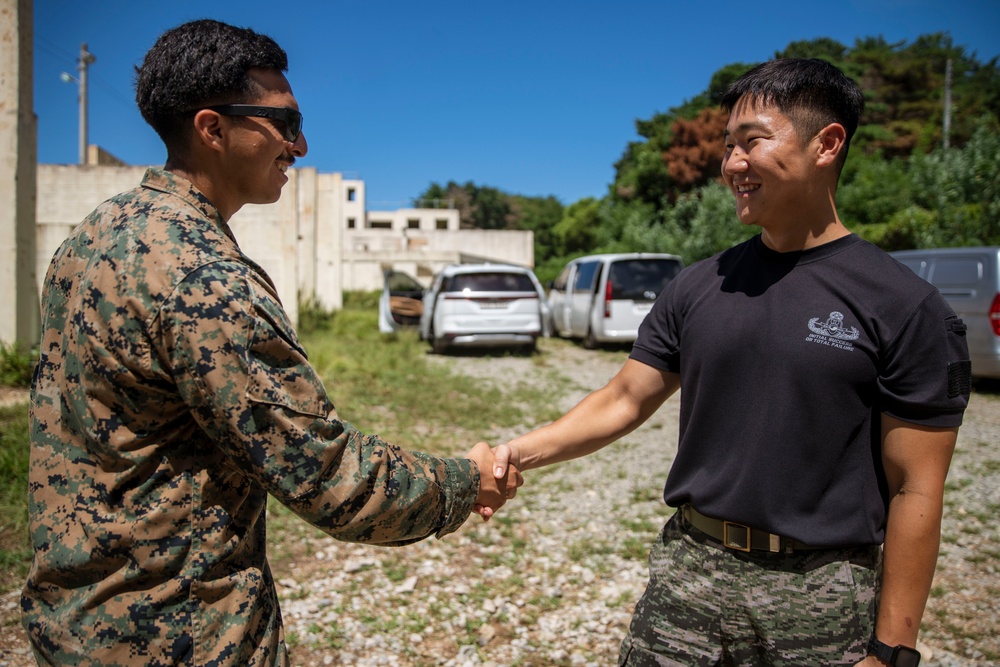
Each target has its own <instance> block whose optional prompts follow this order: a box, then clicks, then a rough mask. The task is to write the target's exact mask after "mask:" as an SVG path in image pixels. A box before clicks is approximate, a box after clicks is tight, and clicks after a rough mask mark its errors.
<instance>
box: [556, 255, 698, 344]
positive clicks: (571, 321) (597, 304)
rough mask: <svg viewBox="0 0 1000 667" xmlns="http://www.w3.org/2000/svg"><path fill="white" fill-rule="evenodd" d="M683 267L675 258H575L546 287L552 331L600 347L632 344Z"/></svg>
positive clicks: (595, 256) (600, 256) (628, 256)
mask: <svg viewBox="0 0 1000 667" xmlns="http://www.w3.org/2000/svg"><path fill="white" fill-rule="evenodd" d="M682 268H684V263H683V262H682V261H681V258H680V257H678V256H677V255H668V254H666V253H635V252H633V253H618V254H602V255H587V256H585V257H578V258H577V259H574V260H573V261H572V262H570V263H569V264H567V265H566V268H564V269H563V270H562V272H561V273H560V274H559V277H558V278H556V279H555V280H554V281H552V283H551V284H550V285H549V308H550V309H551V311H552V329H553V331H554V332H555V333H557V334H558V335H560V336H562V337H564V338H580V339H582V340H583V346H584V347H586V348H587V349H593V348H595V347H597V346H598V344H600V343H632V342H635V339H636V336H637V335H638V333H639V325H640V324H641V323H642V320H643V319H644V318H645V317H646V313H648V312H649V310H650V308H652V307H653V301H655V300H656V297H657V296H659V294H660V292H662V291H663V288H664V287H665V286H666V285H667V283H668V282H670V281H671V280H672V279H673V278H674V276H676V275H677V274H678V273H679V272H680V270H681V269H682Z"/></svg>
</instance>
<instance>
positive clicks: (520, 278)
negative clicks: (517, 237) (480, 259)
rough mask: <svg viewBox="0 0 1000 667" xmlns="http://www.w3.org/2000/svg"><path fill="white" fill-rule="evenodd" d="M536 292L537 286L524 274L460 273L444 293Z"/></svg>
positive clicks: (445, 286) (450, 282) (444, 288)
mask: <svg viewBox="0 0 1000 667" xmlns="http://www.w3.org/2000/svg"><path fill="white" fill-rule="evenodd" d="M464 290H469V291H470V292H534V291H535V284H534V283H532V282H531V278H529V277H528V276H527V275H525V274H523V273H499V272H491V273H460V274H458V275H455V276H452V277H451V278H449V279H448V280H447V282H446V284H445V285H444V286H443V289H442V291H443V292H462V291H464Z"/></svg>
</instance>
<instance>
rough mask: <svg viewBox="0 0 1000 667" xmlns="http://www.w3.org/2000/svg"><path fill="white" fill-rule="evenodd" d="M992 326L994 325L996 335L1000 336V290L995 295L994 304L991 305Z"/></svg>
mask: <svg viewBox="0 0 1000 667" xmlns="http://www.w3.org/2000/svg"><path fill="white" fill-rule="evenodd" d="M990 326H991V327H993V333H994V335H997V336H1000V292H997V295H996V296H994V297H993V304H992V305H991V306H990Z"/></svg>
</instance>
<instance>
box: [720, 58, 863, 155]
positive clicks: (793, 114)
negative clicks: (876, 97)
mask: <svg viewBox="0 0 1000 667" xmlns="http://www.w3.org/2000/svg"><path fill="white" fill-rule="evenodd" d="M744 96H747V97H748V98H750V99H751V100H752V101H753V102H754V103H755V104H762V105H773V106H775V107H776V108H777V109H778V110H779V111H781V112H782V113H783V114H785V115H787V116H788V117H789V118H790V119H791V120H792V122H793V123H794V124H795V129H796V131H797V132H798V133H799V135H800V136H801V137H802V138H803V140H805V139H807V138H809V137H812V136H814V135H815V134H816V133H817V132H819V131H820V130H821V129H823V128H824V127H826V126H827V125H829V124H830V123H840V124H841V125H843V126H844V130H845V131H846V132H847V140H846V142H845V143H844V148H843V150H842V151H841V152H840V155H839V156H838V163H839V166H840V167H841V168H842V167H843V165H844V160H846V159H847V150H848V148H849V147H850V144H851V138H852V137H854V132H855V131H856V130H857V129H858V123H859V122H860V119H861V113H862V112H863V111H864V108H865V98H864V94H863V93H862V92H861V88H860V87H859V86H858V84H857V83H855V82H854V80H853V79H851V78H850V77H849V76H847V75H846V74H844V72H842V71H841V70H840V68H838V67H837V66H835V65H832V64H830V63H828V62H826V61H825V60H820V59H818V58H782V59H777V60H770V61H768V62H765V63H762V64H760V65H757V66H756V67H754V68H753V69H751V70H750V71H749V72H747V73H746V74H744V75H743V76H741V77H740V78H739V79H737V80H736V81H735V82H733V84H732V85H731V86H730V87H729V89H728V90H726V92H725V93H724V94H723V96H722V108H723V109H725V110H726V111H732V110H733V108H734V107H735V106H736V103H737V102H739V101H740V99H741V98H742V97H744Z"/></svg>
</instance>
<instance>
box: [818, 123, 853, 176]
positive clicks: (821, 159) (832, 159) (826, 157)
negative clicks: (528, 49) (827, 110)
mask: <svg viewBox="0 0 1000 667" xmlns="http://www.w3.org/2000/svg"><path fill="white" fill-rule="evenodd" d="M816 141H817V142H818V148H817V152H816V165H817V166H820V167H827V166H830V165H832V164H835V163H836V162H837V156H838V155H840V151H842V150H844V144H845V143H847V130H845V129H844V126H843V125H841V124H840V123H830V124H829V125H827V126H826V127H824V128H823V129H822V130H820V131H819V133H818V134H817V135H816Z"/></svg>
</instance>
